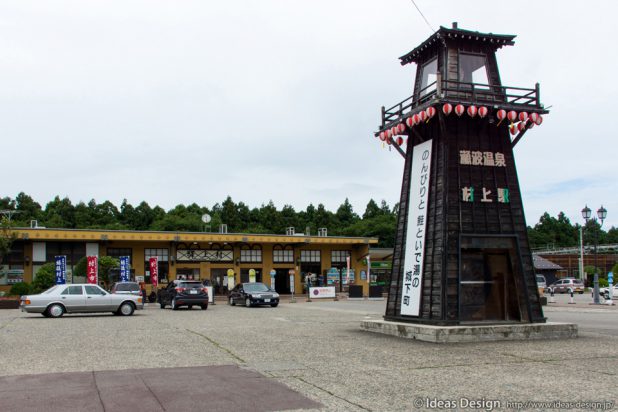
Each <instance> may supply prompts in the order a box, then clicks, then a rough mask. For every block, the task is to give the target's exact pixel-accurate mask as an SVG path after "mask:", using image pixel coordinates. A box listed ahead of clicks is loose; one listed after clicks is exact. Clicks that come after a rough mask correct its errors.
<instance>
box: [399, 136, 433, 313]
mask: <svg viewBox="0 0 618 412" xmlns="http://www.w3.org/2000/svg"><path fill="white" fill-rule="evenodd" d="M431 143H432V140H428V141H426V142H423V143H421V144H418V145H416V146H414V149H413V151H412V170H411V171H410V198H409V201H408V230H407V233H406V249H405V251H404V265H403V287H402V288H401V314H402V315H408V316H418V315H419V312H420V308H421V289H422V285H423V261H424V258H425V232H426V228H427V222H426V220H427V208H428V205H427V201H428V199H429V173H430V170H431Z"/></svg>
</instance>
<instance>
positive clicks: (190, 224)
mask: <svg viewBox="0 0 618 412" xmlns="http://www.w3.org/2000/svg"><path fill="white" fill-rule="evenodd" d="M398 209H399V206H398V204H395V205H393V206H392V207H391V206H389V205H388V204H387V203H386V202H385V201H384V200H382V201H381V202H380V204H378V203H377V202H376V201H375V200H373V199H370V200H369V202H368V203H367V206H366V207H365V210H364V212H363V213H362V214H358V213H356V212H355V211H354V210H353V208H352V205H351V204H350V202H349V201H348V199H345V200H344V202H343V203H342V204H341V205H340V206H339V207H338V208H337V210H336V211H334V212H333V211H329V210H326V208H325V207H324V205H323V204H318V205H317V206H315V205H313V204H310V205H309V206H307V208H306V209H305V210H299V211H296V210H295V209H294V208H293V207H292V206H290V205H285V206H283V207H282V208H281V209H277V208H276V207H275V205H274V203H273V202H272V201H269V202H268V203H266V204H262V205H261V206H260V207H250V206H248V205H247V204H245V203H244V202H242V201H240V202H234V201H233V200H232V198H231V197H229V196H228V197H227V199H225V200H224V201H223V202H221V203H215V204H214V205H213V206H211V207H208V206H199V205H198V204H196V203H192V204H190V205H183V204H179V205H177V206H176V207H174V208H172V209H170V210H167V211H166V210H164V209H163V208H161V207H159V206H154V207H151V206H150V205H149V204H148V203H147V202H141V203H140V204H139V205H137V206H133V205H131V204H130V203H128V202H127V200H126V199H125V200H124V201H123V202H122V204H121V205H120V207H117V206H116V205H114V204H113V203H111V202H110V201H104V202H102V203H97V202H96V201H95V200H94V199H92V200H90V201H89V202H88V203H84V202H79V203H77V204H73V203H72V202H71V200H70V199H68V198H67V197H64V198H60V196H56V197H55V198H54V199H53V200H52V201H50V202H48V203H47V204H46V205H45V207H42V206H41V204H39V203H38V202H36V201H35V200H34V199H32V197H30V196H29V195H27V194H25V193H23V192H22V193H19V194H18V195H17V196H16V197H15V198H14V199H13V198H11V197H8V196H7V197H3V198H0V210H10V211H16V212H18V213H15V214H13V215H12V221H11V226H12V227H30V222H31V221H32V220H36V221H37V224H38V225H39V226H40V227H41V226H42V227H47V228H66V229H111V230H153V231H189V232H201V231H210V232H218V230H219V225H220V224H227V227H228V233H268V234H284V233H286V228H288V227H294V228H295V230H296V232H297V233H305V234H307V233H306V228H309V230H310V231H309V234H311V235H316V234H317V230H318V228H327V229H328V235H329V236H362V237H377V238H378V239H379V244H378V247H385V248H390V247H393V246H394V241H395V226H396V223H397V213H398ZM204 214H208V215H210V216H211V219H212V220H211V221H210V223H208V224H205V223H204V222H202V216H203V215H204ZM582 220H583V219H582ZM580 227H581V226H580V225H579V224H578V223H574V224H573V223H571V222H570V220H569V219H568V218H567V217H566V216H565V214H564V213H562V212H560V213H559V214H558V216H556V217H553V216H550V215H549V214H548V213H547V212H546V213H544V214H543V215H542V216H541V217H540V219H539V221H538V222H537V223H536V224H535V225H534V226H528V234H529V240H530V246H531V247H532V249H553V248H561V247H571V246H578V245H579V230H580ZM596 236H598V240H599V244H618V229H617V228H615V227H613V226H612V227H611V228H605V229H604V228H602V226H601V225H600V224H599V222H597V221H596V220H595V219H591V220H589V221H588V222H587V223H586V224H585V225H584V242H585V243H586V244H590V243H592V242H594V239H595V237H596Z"/></svg>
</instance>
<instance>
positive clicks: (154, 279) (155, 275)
mask: <svg viewBox="0 0 618 412" xmlns="http://www.w3.org/2000/svg"><path fill="white" fill-rule="evenodd" d="M148 264H149V266H150V283H152V287H153V288H155V289H156V288H157V285H158V284H159V259H158V258H156V257H151V258H150V259H149V260H148Z"/></svg>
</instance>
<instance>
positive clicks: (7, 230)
mask: <svg viewBox="0 0 618 412" xmlns="http://www.w3.org/2000/svg"><path fill="white" fill-rule="evenodd" d="M15 239H17V233H15V232H14V231H13V226H12V223H11V221H10V220H9V219H8V218H7V217H6V216H2V217H1V218H0V263H2V260H3V259H4V257H5V256H6V255H8V254H9V252H10V251H11V246H12V245H13V242H14V241H15Z"/></svg>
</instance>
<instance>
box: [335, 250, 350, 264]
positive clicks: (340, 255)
mask: <svg viewBox="0 0 618 412" xmlns="http://www.w3.org/2000/svg"><path fill="white" fill-rule="evenodd" d="M348 256H350V251H349V250H333V251H332V253H331V259H330V260H331V263H333V264H335V263H346V258H347V257H348Z"/></svg>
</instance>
